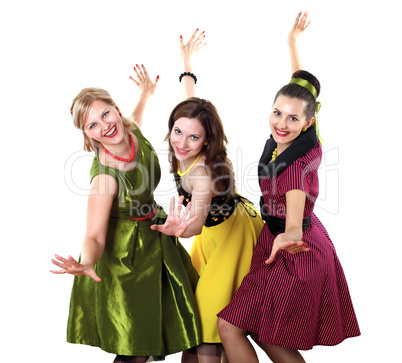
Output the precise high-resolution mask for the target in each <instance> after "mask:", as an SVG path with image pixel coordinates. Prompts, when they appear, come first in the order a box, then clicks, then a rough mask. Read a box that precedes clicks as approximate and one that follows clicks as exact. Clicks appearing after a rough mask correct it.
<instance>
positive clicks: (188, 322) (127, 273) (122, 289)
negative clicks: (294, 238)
mask: <svg viewBox="0 0 402 363" xmlns="http://www.w3.org/2000/svg"><path fill="white" fill-rule="evenodd" d="M133 132H134V134H135V135H136V137H137V139H138V143H139V150H138V151H137V150H136V152H138V153H139V154H138V161H137V165H136V167H135V169H133V170H130V171H125V172H122V171H119V170H117V169H114V168H111V167H105V166H103V165H102V164H100V162H99V159H98V157H97V156H95V158H94V161H93V165H92V168H91V173H90V174H91V180H92V178H94V177H95V176H96V175H98V174H108V175H111V176H112V177H113V178H114V179H115V180H116V181H117V183H118V189H119V191H118V195H117V197H116V198H115V200H114V202H113V206H112V209H111V214H110V220H109V226H108V231H107V237H106V246H105V250H104V252H103V255H102V258H101V259H100V261H99V262H98V263H97V265H96V266H95V270H96V273H97V274H98V276H99V277H100V278H101V279H102V282H98V283H97V282H95V281H94V280H93V279H91V278H89V277H87V276H81V277H75V279H74V284H73V289H72V293H71V302H70V313H69V318H68V326H67V341H68V342H70V343H78V344H87V345H92V346H98V347H100V348H101V349H103V350H105V351H107V352H110V353H115V354H119V355H129V356H164V355H168V354H172V353H176V352H180V351H182V350H185V349H188V348H190V347H194V346H196V345H198V344H200V343H201V334H200V324H199V317H198V312H197V308H196V304H195V300H194V290H195V287H196V284H197V281H198V274H197V272H196V270H195V269H194V267H193V266H192V264H191V260H190V257H189V255H188V253H187V251H186V250H185V249H184V247H183V246H182V245H181V244H180V243H179V241H178V240H177V238H175V237H170V236H166V235H164V234H162V233H159V232H156V231H152V230H151V229H150V226H151V225H152V224H163V223H164V222H165V219H166V214H165V213H164V211H163V209H162V208H161V207H158V209H157V213H156V215H155V217H154V218H153V219H151V220H150V219H147V220H144V221H136V220H132V219H129V218H132V217H135V218H138V217H143V216H146V215H148V214H149V213H150V212H151V211H152V210H153V209H154V207H155V206H154V198H153V191H154V189H155V188H156V186H157V185H158V183H159V179H160V167H159V162H158V158H157V156H156V153H155V151H154V150H153V148H152V146H151V144H150V143H149V142H148V140H146V139H145V137H144V136H143V135H142V134H141V132H140V131H139V130H138V129H134V130H133Z"/></svg>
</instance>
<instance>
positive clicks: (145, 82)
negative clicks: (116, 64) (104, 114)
mask: <svg viewBox="0 0 402 363" xmlns="http://www.w3.org/2000/svg"><path fill="white" fill-rule="evenodd" d="M134 71H135V73H136V75H137V80H136V79H134V78H133V77H131V76H130V79H131V80H132V81H133V82H134V83H135V84H136V85H137V86H138V88H139V90H140V96H139V98H138V102H137V104H136V105H135V107H134V110H133V112H132V113H131V117H132V119H133V120H134V122H135V124H136V125H137V126H138V127H139V128H141V126H142V116H143V114H144V110H145V106H146V105H147V102H148V100H149V97H150V96H152V95H153V94H154V93H155V90H156V86H157V84H158V81H159V76H157V77H156V79H155V81H154V82H152V81H151V79H150V78H149V75H148V72H147V69H146V68H145V66H144V65H142V64H141V67H140V66H139V65H138V64H136V66H135V67H134Z"/></svg>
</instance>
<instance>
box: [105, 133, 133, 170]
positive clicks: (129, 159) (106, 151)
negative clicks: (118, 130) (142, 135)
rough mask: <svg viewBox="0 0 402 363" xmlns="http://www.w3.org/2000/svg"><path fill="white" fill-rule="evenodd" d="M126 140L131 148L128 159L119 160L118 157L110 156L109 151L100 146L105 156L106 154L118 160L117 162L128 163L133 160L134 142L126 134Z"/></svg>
mask: <svg viewBox="0 0 402 363" xmlns="http://www.w3.org/2000/svg"><path fill="white" fill-rule="evenodd" d="M128 138H129V140H130V146H131V155H130V157H129V158H128V159H124V158H121V157H119V156H116V155H114V154H112V153H111V152H110V151H109V150H107V149H105V148H104V147H103V146H102V149H103V151H104V152H105V153H106V154H108V155H109V156H111V157H112V158H114V159H116V160H119V161H125V162H126V163H128V162H130V161H132V160H133V159H134V141H133V138H132V137H131V135H130V134H128Z"/></svg>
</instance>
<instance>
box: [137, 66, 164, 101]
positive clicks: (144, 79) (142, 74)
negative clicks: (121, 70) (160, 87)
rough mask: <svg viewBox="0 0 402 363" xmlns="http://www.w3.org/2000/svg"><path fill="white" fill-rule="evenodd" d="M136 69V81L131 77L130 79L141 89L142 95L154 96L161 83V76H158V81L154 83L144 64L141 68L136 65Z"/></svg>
mask: <svg viewBox="0 0 402 363" xmlns="http://www.w3.org/2000/svg"><path fill="white" fill-rule="evenodd" d="M133 68H134V71H135V73H136V75H137V79H134V78H133V77H131V76H130V79H131V80H132V81H133V82H134V83H135V84H136V85H137V86H138V88H139V89H140V93H141V94H142V95H148V96H150V95H153V94H154V93H155V90H156V86H157V84H158V81H159V76H156V79H155V81H154V82H152V81H151V79H150V78H149V75H148V72H147V69H146V68H145V66H144V65H143V64H141V67H140V66H139V65H138V64H136V66H135V67H133Z"/></svg>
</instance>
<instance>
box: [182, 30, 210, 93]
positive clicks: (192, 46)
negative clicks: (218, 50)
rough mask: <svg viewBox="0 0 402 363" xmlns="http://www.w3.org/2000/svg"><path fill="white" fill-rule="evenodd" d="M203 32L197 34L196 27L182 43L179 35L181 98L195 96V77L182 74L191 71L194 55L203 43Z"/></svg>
mask: <svg viewBox="0 0 402 363" xmlns="http://www.w3.org/2000/svg"><path fill="white" fill-rule="evenodd" d="M204 33H205V32H202V33H200V34H198V29H197V30H196V31H195V32H194V33H193V35H192V37H191V38H190V40H189V41H188V42H187V43H186V44H184V41H183V37H182V36H181V35H180V52H181V57H182V59H183V73H182V74H183V76H182V78H181V82H182V84H183V99H184V100H185V99H187V98H189V97H194V96H195V90H194V88H195V87H194V86H195V79H194V78H193V77H192V76H189V75H184V74H185V73H191V74H194V73H193V58H194V55H195V54H197V53H198V51H199V50H200V49H201V48H202V47H203V46H204V45H205V43H204V38H205V35H204Z"/></svg>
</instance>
